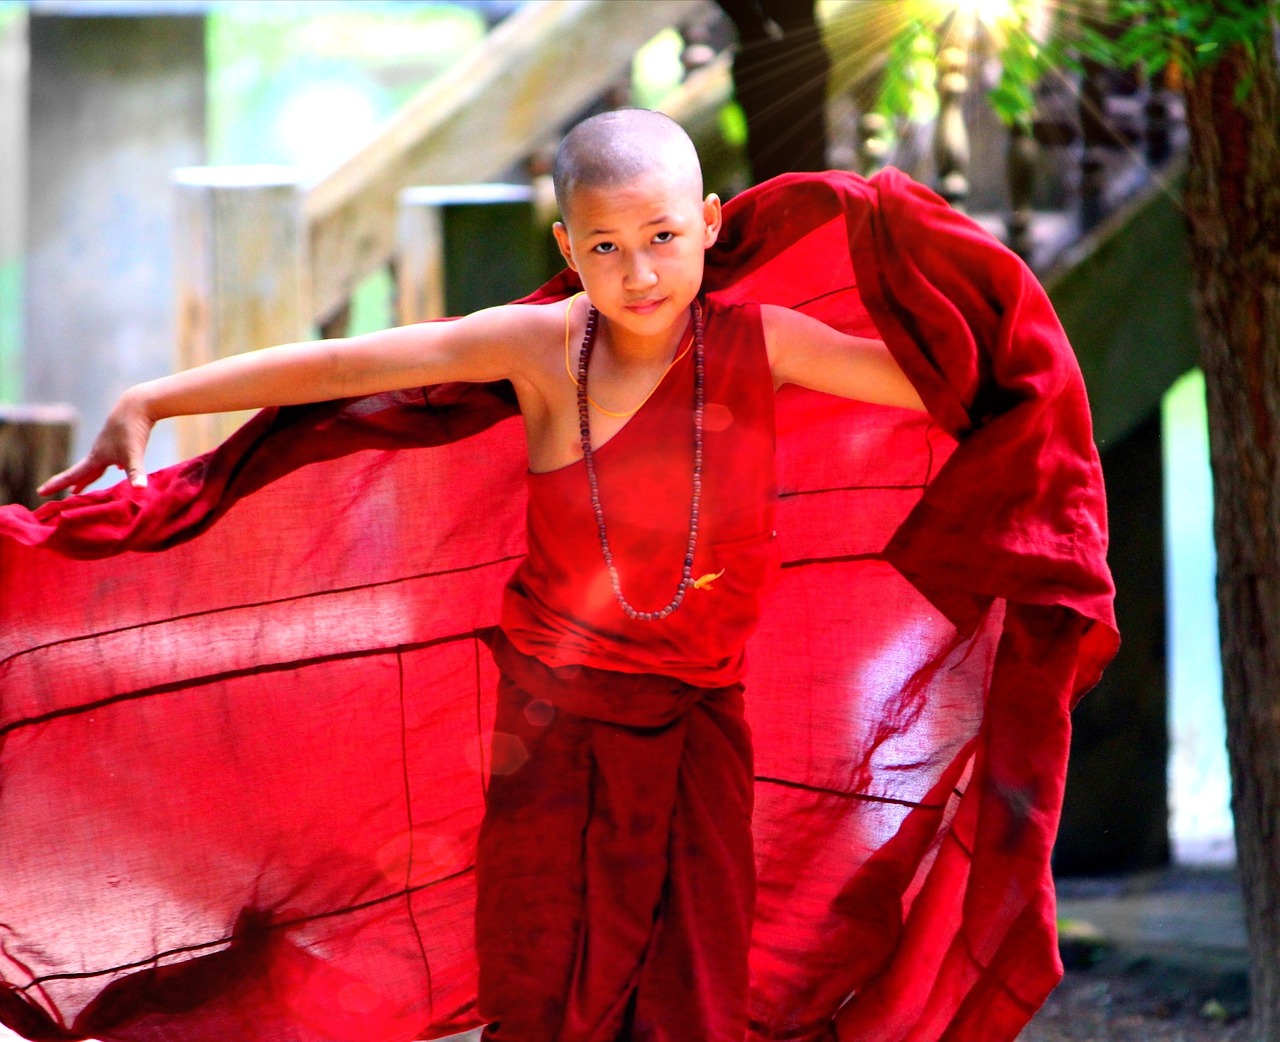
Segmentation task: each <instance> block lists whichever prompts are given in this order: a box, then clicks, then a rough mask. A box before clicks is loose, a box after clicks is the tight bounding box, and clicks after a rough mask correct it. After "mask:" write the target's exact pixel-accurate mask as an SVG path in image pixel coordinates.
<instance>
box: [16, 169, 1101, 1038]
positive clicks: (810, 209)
mask: <svg viewBox="0 0 1280 1042" xmlns="http://www.w3.org/2000/svg"><path fill="white" fill-rule="evenodd" d="M726 220H727V226H726V230H725V234H724V237H723V240H722V242H721V243H720V244H719V245H717V247H715V248H714V249H713V250H712V251H711V253H710V255H709V259H708V269H707V274H706V279H705V283H704V291H705V292H707V293H708V294H709V295H711V296H712V297H713V298H715V299H717V300H720V301H723V302H725V303H734V302H743V301H748V302H759V303H777V304H784V305H787V306H791V307H796V308H798V309H800V310H803V311H806V312H808V313H809V314H812V315H814V316H816V317H818V318H820V319H822V320H824V321H826V322H828V323H830V324H831V325H833V326H836V327H838V328H841V329H845V330H847V331H850V332H862V333H868V334H876V335H879V336H880V337H882V338H883V339H884V340H885V341H886V343H887V344H888V345H889V347H890V349H891V350H892V352H893V353H894V355H895V357H896V358H897V359H898V361H899V363H900V364H901V365H902V367H903V369H904V370H905V371H906V372H907V374H908V375H909V376H910V377H911V379H912V380H913V382H914V383H915V385H916V386H917V388H918V390H919V391H920V394H921V396H922V397H923V399H924V401H925V403H926V405H927V406H928V409H929V415H928V416H923V415H921V414H916V413H905V412H900V411H898V410H893V409H886V408H878V407H872V406H867V405H861V404H858V403H853V402H847V401H842V400H838V399H834V398H831V397H827V396H823V395H819V394H816V393H810V392H804V391H800V390H798V389H795V388H783V389H782V391H781V392H780V393H779V394H778V398H777V414H776V416H777V434H778V475H777V477H778V488H779V498H778V506H777V530H778V542H779V543H780V544H781V553H782V559H783V568H782V573H781V576H782V577H781V580H780V582H779V583H778V584H777V585H776V587H775V588H774V589H773V590H772V591H771V592H770V595H769V599H768V601H767V603H766V604H765V605H764V606H763V615H762V621H761V624H760V627H759V629H758V630H757V631H756V634H755V636H754V637H753V638H752V640H751V643H750V645H749V647H748V663H749V666H748V679H747V690H746V695H745V701H746V714H747V720H748V722H749V724H750V727H751V731H752V735H753V744H754V756H755V767H754V770H755V794H754V798H755V810H754V818H753V828H754V833H755V847H756V870H757V876H758V891H757V903H756V914H755V923H754V932H753V937H752V950H751V988H752V992H751V1008H750V1028H749V1032H748V1035H749V1037H750V1038H753V1039H782V1038H786V1039H829V1038H832V1037H835V1038H838V1039H841V1040H850V1042H852V1040H854V1039H858V1040H866V1039H872V1040H885V1042H889V1040H894V1042H908V1040H910V1042H926V1040H948V1042H959V1040H970V1039H973V1040H978V1039H981V1040H983V1042H1000V1040H1009V1039H1012V1038H1013V1037H1014V1036H1015V1035H1016V1034H1017V1032H1018V1030H1019V1029H1020V1028H1021V1026H1022V1025H1023V1024H1024V1023H1025V1022H1026V1020H1027V1019H1029V1017H1030V1016H1031V1015H1032V1013H1033V1012H1034V1011H1035V1009H1036V1008H1037V1007H1038V1006H1039V1004H1040V1003H1041V1002H1042V1001H1043V999H1044V997H1045V996H1046V995H1047V993H1048V992H1049V990H1050V989H1051V988H1052V987H1053V985H1054V984H1055V983H1056V981H1057V979H1058V977H1059V975H1060V972H1061V968H1060V964H1059V962H1058V958H1057V954H1056V947H1055V943H1054V901H1053V888H1052V881H1051V879H1050V876H1049V871H1048V864H1049V850H1050V846H1051V843H1052V840H1053V835H1054V831H1055V829H1056V823H1057V815H1058V809H1059V806H1060V801H1061V795H1062V785H1063V778H1064V774H1065V768H1066V756H1067V747H1068V735H1069V710H1070V707H1071V705H1072V704H1073V702H1074V700H1075V699H1076V698H1078V697H1079V695H1080V694H1081V693H1082V692H1083V691H1084V690H1085V689H1087V688H1088V687H1089V686H1090V685H1091V684H1092V683H1094V682H1095V681H1096V680H1097V678H1098V676H1099V674H1100V672H1101V670H1102V668H1103V666H1104V665H1105V664H1106V662H1107V661H1108V660H1109V658H1110V656H1111V655H1112V654H1113V653H1114V650H1115V647H1116V643H1117V635H1116V630H1115V622H1114V617H1113V614H1112V586H1111V581H1110V577H1109V575H1108V572H1107V569H1106V564H1105V559H1104V558H1105V549H1106V524H1105V506H1104V500H1103V493H1102V484H1101V472H1100V468H1099V464H1098V459H1097V454H1096V451H1095V450H1094V447H1093V444H1092V439H1091V433H1090V424H1089V416H1088V408H1087V403H1086V399H1085V395H1084V389H1083V384H1082V381H1081V378H1080V374H1079V369H1078V367H1077V365H1076V363H1075V360H1074V357H1073V355H1072V353H1071V350H1070V347H1069V345H1068V344H1067V342H1066V339H1065V337H1064V335H1063V333H1062V330H1061V327H1060V325H1059V324H1058V322H1057V319H1056V317H1055V316H1054V314H1053V311H1052V308H1051V307H1050V305H1049V303H1048V301H1047V299H1046V297H1045V295H1044V293H1043V291H1042V290H1041V288H1040V287H1039V285H1038V284H1037V283H1036V281H1035V279H1034V278H1033V277H1032V276H1031V274H1030V273H1029V272H1028V271H1027V269H1026V268H1025V267H1024V266H1023V265H1022V264H1021V262H1020V261H1018V260H1017V258H1016V257H1014V256H1013V255H1012V254H1011V253H1009V252H1008V251H1007V250H1005V249H1004V248H1003V247H1001V246H1000V245H999V244H998V243H996V242H995V241H994V240H993V239H992V238H990V237H989V236H988V235H986V234H985V233H984V232H982V231H981V230H980V229H978V228H977V227H976V226H975V225H974V224H972V223H971V222H970V221H968V220H967V219H966V218H964V217H963V216H961V215H958V214H956V213H954V212H953V211H951V210H950V209H949V208H947V207H946V206H945V205H944V204H943V203H942V202H941V201H940V200H938V199H937V197H935V196H934V195H932V193H930V192H928V191H927V190H926V189H924V188H922V187H920V186H918V185H916V184H914V183H912V182H911V181H909V180H908V179H907V178H905V177H904V176H903V175H901V174H899V173H897V172H895V171H886V172H885V173H883V174H880V175H878V176H877V177H875V178H873V179H871V180H870V181H866V180H863V179H861V178H858V177H856V176H855V175H851V174H842V173H829V174H818V175H789V176H786V177H783V178H778V179H775V180H774V181H771V182H767V183H766V184H764V185H761V186H759V187H758V188H755V189H752V190H751V191H749V192H746V193H744V194H743V195H741V196H739V197H737V198H736V199H734V200H733V201H732V202H731V203H730V204H729V205H728V206H727V208H726ZM572 288H575V287H574V285H573V281H572V278H571V277H570V276H569V275H567V274H566V275H562V276H561V277H560V278H559V279H557V280H555V281H553V283H551V284H550V285H548V286H547V287H544V288H543V290H541V291H539V294H536V295H535V298H534V299H554V298H555V297H557V296H560V295H563V294H564V293H566V292H568V291H570V290H571V289H572ZM712 348H713V345H711V344H709V345H708V350H709V352H710V351H711V350H712ZM713 363H714V356H713V355H710V354H709V358H708V364H709V365H711V364H713ZM524 469H525V464H524V458H523V440H522V433H521V429H520V426H519V420H518V418H517V417H516V416H515V410H514V405H513V401H512V397H511V395H510V392H509V389H508V388H505V387H503V386H492V387H489V386H449V387H437V388H429V389H427V390H425V391H408V392H402V393H396V394H386V395H380V396H376V397H373V398H368V399H362V400H353V401H346V402H331V403H324V404H320V405H315V406H306V407H298V408H290V409H279V410H269V411H265V412H263V413H261V414H259V415H258V416H256V417H255V418H254V419H252V420H251V421H250V422H249V423H248V424H246V425H245V427H243V428H242V429H241V430H240V431H239V432H237V434H235V435H234V436H233V437H232V438H231V439H229V440H228V441H227V442H226V443H225V444H224V445H223V446H221V447H220V448H219V449H217V450H215V451H214V452H212V453H210V454H208V455H206V456H203V457H200V458H198V459H196V460H192V461H188V462H186V463H183V464H180V465H178V466H176V467H172V468H168V469H166V470H163V471H161V472H159V473H157V474H154V475H152V476H151V480H150V483H149V485H148V487H147V488H145V489H133V488H131V487H129V486H128V485H127V484H121V485H118V486H116V487H115V488H113V489H111V490H108V491H104V492H96V493H90V494H86V495H82V496H79V497H73V498H71V499H68V500H65V501H62V502H55V503H50V504H47V505H45V506H44V507H42V508H41V509H40V510H38V511H36V512H35V513H34V514H31V513H29V512H27V511H25V510H22V509H20V508H17V507H8V508H4V509H3V510H0V866H2V868H0V981H2V982H3V985H4V986H3V989H0V1022H3V1023H4V1024H6V1025H9V1026H10V1027H12V1028H14V1029H15V1030H17V1031H18V1032H20V1033H21V1034H23V1035H25V1036H26V1037H28V1038H31V1039H65V1038H82V1037H96V1038H100V1039H104V1040H115V1039H120V1040H159V1039H182V1040H206V1039H207V1040H210V1042H212V1040H215V1039H216V1040H219V1042H222V1040H225V1039H228V1038H238V1039H246V1040H263V1042H267V1040H270V1042H286V1040H298V1042H321V1040H330V1039H332V1040H340V1039H341V1040H347V1042H360V1040H365V1039H368V1040H383V1039H412V1038H432V1037H438V1036H441V1035H445V1034H448V1033H450V1032H453V1031H457V1030H461V1029H463V1028H465V1027H468V1026H471V1025H474V1024H476V1023H477V1022H478V1017H477V1012H476V1004H475V1002H476V963H475V955H474V934H473V915H474V892H475V882H474V852H475V846H476V838H477V832H478V828H479V823H480V819H481V813H482V809H483V801H484V791H485V786H486V785H487V784H488V780H489V778H490V777H491V775H492V773H493V770H494V767H495V764H494V760H497V759H501V758H502V756H503V755H504V752H503V747H502V743H501V742H498V743H491V741H490V738H491V735H492V730H493V726H494V715H495V703H494V697H495V696H494V692H495V688H496V676H497V673H496V668H495V666H494V663H493V661H492V657H491V656H490V654H489V651H488V646H487V644H486V638H488V637H489V636H490V635H491V633H492V627H493V625H494V624H495V622H496V621H497V617H498V609H499V604H500V594H501V589H502V586H503V584H504V583H505V581H506V579H507V578H508V576H509V575H510V573H511V572H512V570H513V568H514V567H515V565H516V564H517V563H518V562H519V560H521V558H522V555H523V554H524V536H523V527H522V522H523V512H524V502H525V501H524ZM196 536H198V538H193V537H196ZM531 899H533V898H532V897H531Z"/></svg>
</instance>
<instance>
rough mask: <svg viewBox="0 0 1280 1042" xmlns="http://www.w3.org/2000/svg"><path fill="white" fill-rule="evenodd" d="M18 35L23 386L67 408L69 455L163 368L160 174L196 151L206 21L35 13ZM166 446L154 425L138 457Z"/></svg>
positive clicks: (165, 234) (152, 462)
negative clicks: (23, 190) (23, 173)
mask: <svg viewBox="0 0 1280 1042" xmlns="http://www.w3.org/2000/svg"><path fill="white" fill-rule="evenodd" d="M29 32H30V43H31V71H30V109H29V111H30V120H29V125H30V147H29V152H28V163H27V182H28V185H29V204H28V215H29V216H28V226H27V245H28V254H27V257H28V260H27V270H26V316H25V327H26V328H25V338H26V351H25V357H24V366H23V368H24V394H25V397H26V398H27V399H28V400H31V401H59V402H69V403H71V404H72V405H74V406H75V407H76V409H77V411H78V412H79V413H80V416H81V419H82V423H81V427H80V430H79V431H78V433H77V437H76V444H75V446H74V450H73V451H74V453H75V454H76V455H79V454H80V453H82V452H84V451H85V450H86V449H87V448H88V445H89V444H90V442H91V440H92V438H93V436H94V434H95V433H96V432H97V430H98V428H99V427H100V426H101V423H102V421H103V419H104V418H105V417H106V414H107V411H108V410H109V408H110V406H111V403H112V402H113V401H114V400H115V398H116V396H117V395H118V394H119V393H120V392H121V391H123V390H124V389H125V388H126V387H128V386H129V385H130V384H133V383H136V382H138V381H140V380H145V379H149V378H151V377H155V376H160V375H162V374H164V373H168V372H171V371H172V370H173V367H174V344H175V319H174V307H173V295H174V290H173V268H174V258H173V234H174V232H173V214H174V194H173V190H172V188H171V186H170V181H169V177H170V172H171V171H172V170H173V168H175V167H178V166H187V165H196V164H200V163H202V162H204V158H205V145H204V133H205V51H204V19H203V17H183V16H174V17H75V16H68V17H63V16H58V15H44V14H39V13H33V14H31V16H30V23H29ZM176 456H177V452H176V447H175V437H174V432H173V430H172V425H167V424H161V425H160V426H159V428H158V429H157V430H156V433H155V436H154V437H153V440H152V448H151V451H150V452H149V453H148V456H147V462H148V466H149V467H151V468H153V469H154V468H155V467H158V466H162V465H164V464H166V463H169V462H173V461H174V460H175V459H176ZM118 476H119V475H115V477H117V478H118Z"/></svg>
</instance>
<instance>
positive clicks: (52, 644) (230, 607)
mask: <svg viewBox="0 0 1280 1042" xmlns="http://www.w3.org/2000/svg"><path fill="white" fill-rule="evenodd" d="M523 557H524V554H509V555H508V556H506V557H495V558H494V559H493V560H491V561H481V562H480V563H479V564H467V565H462V566H461V567H459V568H442V569H441V570H440V571H438V572H419V573H417V574H416V575H403V576H401V577H400V578H398V579H385V580H383V581H382V582H376V583H360V584H359V585H357V586H340V587H339V588H338V589H336V590H313V591H312V592H311V593H300V594H297V595H295V596H293V597H277V598H275V599H272V600H265V601H249V602H247V603H245V604H227V605H224V606H223V607H221V608H208V609H206V610H204V611H193V612H188V613H187V614H185V615H170V616H169V617H167V618H164V619H156V620H153V621H151V622H136V623H133V624H132V625H129V626H120V627H118V628H116V629H113V630H98V631H97V632H95V633H87V634H82V635H79V636H75V637H64V638H62V639H61V640H51V641H48V642H47V643H45V644H36V645H34V646H33V647H30V648H23V649H22V650H21V651H15V652H14V653H13V654H12V655H9V656H8V657H7V658H3V659H0V669H3V668H4V667H5V666H7V665H8V664H9V663H10V662H12V661H13V660H14V659H16V658H21V657H22V656H23V655H30V654H32V653H34V652H37V651H43V650H45V649H46V648H56V647H60V646H61V645H63V644H75V643H77V642H79V641H82V640H93V639H95V638H97V637H110V636H113V635H114V634H117V633H128V632H129V631H130V630H141V629H147V628H148V627H151V626H163V625H164V624H165V623H169V622H182V621H183V620H185V619H199V618H203V617H204V616H206V615H220V614H222V613H223V612H230V611H240V610H241V609H243V608H265V607H267V606H268V605H273V604H290V603H292V602H295V601H306V600H310V599H312V598H313V597H330V596H333V595H335V594H341V593H354V592H355V591H356V590H376V589H378V588H379V587H383V586H396V585H398V584H400V583H407V582H416V581H418V580H419V579H434V578H435V577H436V576H440V575H457V574H460V573H461V572H473V571H477V570H479V569H481V568H490V567H492V566H493V565H497V564H507V563H509V562H511V561H519V560H521V559H522V558H523Z"/></svg>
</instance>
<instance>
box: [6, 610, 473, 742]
mask: <svg viewBox="0 0 1280 1042" xmlns="http://www.w3.org/2000/svg"><path fill="white" fill-rule="evenodd" d="M479 632H480V631H478V630H468V631H467V632H465V633H450V634H448V635H447V636H444V637H434V638H432V639H431V640H421V641H414V642H412V643H409V644H398V645H392V646H390V647H386V648H363V649H361V650H360V651H340V652H335V653H334V654H332V655H316V656H314V657H312V658H308V659H295V660H293V661H291V662H273V663H270V664H268V665H264V666H248V667H246V668H244V669H228V670H225V671H223V672H221V673H211V674H209V675H208V676H203V677H193V678H191V679H188V680H175V681H172V682H171V683H168V684H157V685H155V686H154V687H144V688H140V689H139V690H137V691H124V692H121V693H119V694H115V695H110V696H108V697H107V698H100V699H98V700H97V701H95V702H86V703H85V704H84V705H78V706H66V707H64V708H62V709H51V710H50V711H49V712H47V713H41V714H40V715H38V716H28V717H23V718H22V719H20V720H14V721H13V722H12V723H8V724H5V725H4V726H2V727H0V738H3V737H4V736H5V735H7V734H9V733H10V732H13V731H17V730H18V729H19V728H22V727H33V726H35V725H37V724H44V723H48V722H49V721H50V720H57V719H59V718H60V717H64V716H76V715H78V714H80V713H88V712H92V711H93V710H95V709H103V708H105V707H106V706H112V705H115V704H116V703H118V702H132V701H135V700H136V699H139V698H151V697H153V696H155V695H165V694H170V693H172V692H174V691H186V690H189V689H190V688H194V687H204V686H205V685H207V684H216V683H218V682H220V681H223V680H234V679H236V678H237V677H249V676H253V675H254V674H256V673H279V672H283V671H287V670H291V669H297V668H298V667H300V666H315V665H319V664H321V663H324V662H340V661H342V660H343V659H356V658H368V657H370V656H371V655H387V654H390V653H391V652H393V651H395V652H405V651H420V650H421V649H423V648H432V647H435V646H436V645H438V644H449V643H452V642H453V641H457V640H472V639H475V638H476V637H477V636H478V634H479Z"/></svg>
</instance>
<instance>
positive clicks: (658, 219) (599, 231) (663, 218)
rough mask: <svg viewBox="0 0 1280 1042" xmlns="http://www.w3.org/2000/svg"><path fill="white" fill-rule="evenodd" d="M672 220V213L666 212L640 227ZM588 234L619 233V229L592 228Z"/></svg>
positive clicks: (666, 222)
mask: <svg viewBox="0 0 1280 1042" xmlns="http://www.w3.org/2000/svg"><path fill="white" fill-rule="evenodd" d="M670 222H671V217H670V215H669V214H665V213H664V214H663V215H662V216H661V217H655V218H654V219H653V220H652V221H645V222H644V224H642V225H640V227H641V228H648V227H650V226H651V225H654V224H669V223H670ZM587 234H588V235H617V234H618V229H617V228H592V229H591V231H589V232H587Z"/></svg>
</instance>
